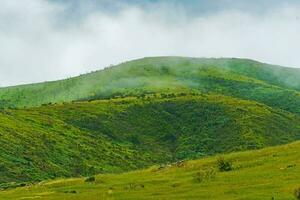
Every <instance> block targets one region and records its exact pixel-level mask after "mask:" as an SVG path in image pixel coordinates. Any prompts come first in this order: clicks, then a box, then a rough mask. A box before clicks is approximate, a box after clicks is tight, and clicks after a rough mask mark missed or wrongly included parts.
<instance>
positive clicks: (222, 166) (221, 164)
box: [217, 157, 233, 172]
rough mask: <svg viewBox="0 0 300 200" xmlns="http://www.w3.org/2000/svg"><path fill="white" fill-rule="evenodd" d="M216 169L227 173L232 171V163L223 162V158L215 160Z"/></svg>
mask: <svg viewBox="0 0 300 200" xmlns="http://www.w3.org/2000/svg"><path fill="white" fill-rule="evenodd" d="M217 164H218V168H219V170H220V171H221V172H227V171H231V170H233V167H232V163H231V162H230V161H227V160H225V159H224V158H223V157H219V158H218V160H217Z"/></svg>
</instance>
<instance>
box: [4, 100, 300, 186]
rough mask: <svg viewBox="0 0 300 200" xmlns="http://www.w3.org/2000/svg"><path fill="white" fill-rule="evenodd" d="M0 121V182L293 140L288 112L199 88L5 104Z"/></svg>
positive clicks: (297, 126)
mask: <svg viewBox="0 0 300 200" xmlns="http://www.w3.org/2000/svg"><path fill="white" fill-rule="evenodd" d="M0 121H1V124H0V148H1V151H0V152H1V153H0V161H1V162H0V163H1V164H0V182H1V183H6V182H11V181H17V182H22V181H38V180H44V179H48V178H54V177H70V176H78V175H85V176H87V175H90V174H94V173H102V172H120V171H126V170H132V169H137V168H141V167H145V166H149V165H151V164H154V163H163V162H168V161H174V160H178V159H188V158H198V157H201V156H204V155H211V154H214V153H218V152H230V151H236V150H245V149H253V148H261V147H265V146H269V145H276V144H283V143H287V142H290V141H294V140H297V139H299V138H300V134H299V133H300V118H299V117H298V116H296V115H294V114H291V113H288V112H286V111H282V110H279V109H273V108H271V107H267V106H265V105H263V104H258V103H256V102H251V101H245V100H239V99H234V98H230V97H225V96H220V95H204V94H203V95H184V94H179V95H178V96H173V95H168V96H167V97H166V95H163V97H161V96H160V95H155V96H151V95H150V96H146V97H144V99H141V98H135V97H131V98H120V99H115V100H100V101H92V102H79V103H71V104H61V105H48V106H43V107H39V108H30V109H20V110H7V109H6V110H3V111H1V112H0Z"/></svg>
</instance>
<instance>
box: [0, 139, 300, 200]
mask: <svg viewBox="0 0 300 200" xmlns="http://www.w3.org/2000/svg"><path fill="white" fill-rule="evenodd" d="M219 156H220V155H217V156H213V157H207V158H204V159H201V160H195V161H187V162H183V163H178V164H171V165H164V166H153V167H151V168H149V169H145V170H140V171H133V172H129V173H123V174H107V175H99V176H95V178H96V179H95V181H94V182H85V180H86V179H85V178H77V179H57V180H53V181H44V182H41V183H39V184H36V185H29V186H26V187H22V188H17V189H12V190H6V191H2V192H0V199H3V200H4V199H5V200H9V199H11V200H17V199H49V200H58V199H59V200H62V199H64V200H69V199H70V200H71V199H72V200H73V199H76V200H77V199H78V200H96V199H99V200H101V199H132V200H133V199H157V200H158V199H168V200H169V199H172V200H173V199H203V200H205V199H214V200H233V199H239V200H257V199H280V200H292V199H296V198H295V197H294V190H295V189H297V188H299V187H300V182H299V179H300V160H299V158H300V143H299V142H295V143H291V144H288V145H284V146H278V147H273V148H266V149H262V150H256V151H247V152H240V153H232V154H227V155H224V156H223V157H224V159H225V160H226V161H229V162H231V163H232V166H233V169H232V170H231V171H226V172H220V171H219V170H218V167H217V159H218V158H219Z"/></svg>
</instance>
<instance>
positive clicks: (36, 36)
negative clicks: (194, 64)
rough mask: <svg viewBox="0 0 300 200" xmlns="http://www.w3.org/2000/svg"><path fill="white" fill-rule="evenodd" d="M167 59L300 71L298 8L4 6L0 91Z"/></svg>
mask: <svg viewBox="0 0 300 200" xmlns="http://www.w3.org/2000/svg"><path fill="white" fill-rule="evenodd" d="M166 55H177V56H192V57H243V58H251V59H255V60H259V61H263V62H268V63H272V64H279V65H284V66H289V67H300V1H299V0H290V1H289V0H285V1H282V0H251V1H249V0H148V1H147V0H122V1H121V0H120V1H119V0H0V86H8V85H15V84H23V83H32V82H40V81H46V80H56V79H62V78H67V77H70V76H74V75H79V74H82V73H86V72H89V71H92V70H97V69H102V68H103V67H105V66H108V65H110V64H117V63H119V62H122V61H126V60H131V59H135V58H141V57H146V56H166Z"/></svg>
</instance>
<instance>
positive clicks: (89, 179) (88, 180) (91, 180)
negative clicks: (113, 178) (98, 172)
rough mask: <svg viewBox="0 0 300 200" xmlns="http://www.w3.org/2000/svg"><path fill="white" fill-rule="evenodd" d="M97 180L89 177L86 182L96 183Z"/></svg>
mask: <svg viewBox="0 0 300 200" xmlns="http://www.w3.org/2000/svg"><path fill="white" fill-rule="evenodd" d="M95 180H96V178H95V177H94V176H91V177H88V178H86V179H85V181H84V182H94V181H95Z"/></svg>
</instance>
